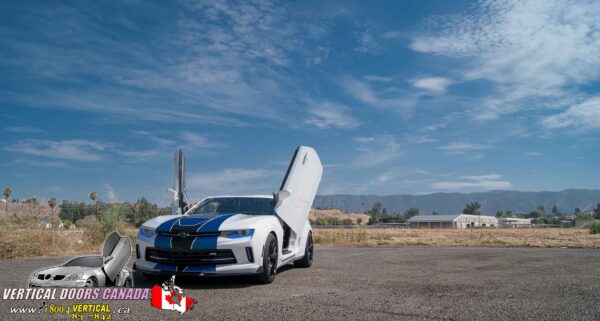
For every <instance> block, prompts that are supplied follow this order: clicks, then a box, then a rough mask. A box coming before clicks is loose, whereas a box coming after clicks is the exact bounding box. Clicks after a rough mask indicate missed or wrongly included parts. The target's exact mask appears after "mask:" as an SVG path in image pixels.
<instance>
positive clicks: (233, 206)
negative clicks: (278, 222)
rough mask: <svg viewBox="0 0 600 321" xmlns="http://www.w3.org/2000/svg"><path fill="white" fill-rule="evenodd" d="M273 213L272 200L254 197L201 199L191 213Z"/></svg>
mask: <svg viewBox="0 0 600 321" xmlns="http://www.w3.org/2000/svg"><path fill="white" fill-rule="evenodd" d="M232 213H239V214H249V215H273V214H274V209H273V200H272V199H269V198H254V197H215V198H208V199H205V200H204V201H202V203H200V204H199V205H198V207H196V208H195V209H194V210H193V211H192V213H191V214H199V215H221V214H232Z"/></svg>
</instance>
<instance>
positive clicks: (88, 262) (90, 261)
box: [63, 256, 103, 267]
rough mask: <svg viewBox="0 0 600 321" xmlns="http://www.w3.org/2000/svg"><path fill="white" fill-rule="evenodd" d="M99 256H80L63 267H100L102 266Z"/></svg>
mask: <svg viewBox="0 0 600 321" xmlns="http://www.w3.org/2000/svg"><path fill="white" fill-rule="evenodd" d="M102 263H103V262H102V257H101V256H82V257H78V258H74V259H72V260H71V261H69V262H67V263H65V264H64V265H63V266H86V267H101V266H102Z"/></svg>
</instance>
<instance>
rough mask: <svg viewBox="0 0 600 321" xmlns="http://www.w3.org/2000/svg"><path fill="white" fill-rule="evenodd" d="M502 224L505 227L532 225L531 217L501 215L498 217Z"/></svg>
mask: <svg viewBox="0 0 600 321" xmlns="http://www.w3.org/2000/svg"><path fill="white" fill-rule="evenodd" d="M498 223H499V224H500V226H505V227H530V226H531V219H530V218H517V217H500V218H498Z"/></svg>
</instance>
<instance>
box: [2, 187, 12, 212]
mask: <svg viewBox="0 0 600 321" xmlns="http://www.w3.org/2000/svg"><path fill="white" fill-rule="evenodd" d="M11 194H12V189H10V188H8V187H7V188H5V189H4V198H6V213H7V214H8V198H9V197H10V195H11Z"/></svg>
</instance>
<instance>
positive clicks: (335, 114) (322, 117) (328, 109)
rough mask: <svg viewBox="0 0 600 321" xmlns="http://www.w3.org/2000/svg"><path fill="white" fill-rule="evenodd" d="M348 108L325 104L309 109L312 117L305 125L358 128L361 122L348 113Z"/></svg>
mask: <svg viewBox="0 0 600 321" xmlns="http://www.w3.org/2000/svg"><path fill="white" fill-rule="evenodd" d="M346 109H347V108H346V107H344V106H341V105H338V104H335V103H332V102H323V103H320V104H318V105H316V106H312V107H311V108H310V109H309V111H308V112H309V113H310V114H311V116H310V117H309V118H307V119H305V120H304V123H305V124H308V125H313V126H316V127H320V128H328V127H337V128H356V127H358V126H359V125H360V122H359V121H358V120H357V119H356V118H354V117H352V116H350V115H348V114H347V113H346Z"/></svg>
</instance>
